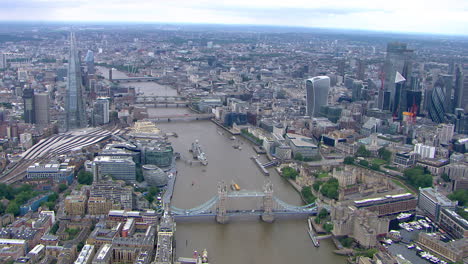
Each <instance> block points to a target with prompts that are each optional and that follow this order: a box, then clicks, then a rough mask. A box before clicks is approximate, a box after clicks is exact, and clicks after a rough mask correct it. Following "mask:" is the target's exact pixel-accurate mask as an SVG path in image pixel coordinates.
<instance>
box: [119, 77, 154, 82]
mask: <svg viewBox="0 0 468 264" xmlns="http://www.w3.org/2000/svg"><path fill="white" fill-rule="evenodd" d="M159 79H160V78H159V77H128V78H112V79H111V81H112V82H117V83H120V82H155V81H157V80H159Z"/></svg>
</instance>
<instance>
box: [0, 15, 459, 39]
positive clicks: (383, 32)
mask: <svg viewBox="0 0 468 264" xmlns="http://www.w3.org/2000/svg"><path fill="white" fill-rule="evenodd" d="M7 23H12V24H35V23H37V24H39V25H40V24H42V25H44V24H95V25H103V26H104V25H111V24H112V25H127V24H128V25H166V26H187V25H192V26H227V27H269V28H275V27H277V28H284V29H288V28H289V29H302V30H322V31H335V32H336V31H349V32H355V33H358V32H360V33H366V32H367V33H379V34H393V35H398V34H400V35H407V36H411V35H418V36H439V37H462V38H463V37H465V38H468V34H461V33H460V34H454V33H450V34H449V33H447V34H444V33H434V32H419V31H416V32H411V31H395V30H373V29H357V28H344V27H343V28H342V27H308V26H298V25H275V24H242V23H240V24H236V23H234V24H233V23H199V22H196V23H191V22H161V21H91V20H89V21H77V20H30V21H20V20H2V19H0V24H7ZM39 25H38V26H39ZM292 32H294V31H292Z"/></svg>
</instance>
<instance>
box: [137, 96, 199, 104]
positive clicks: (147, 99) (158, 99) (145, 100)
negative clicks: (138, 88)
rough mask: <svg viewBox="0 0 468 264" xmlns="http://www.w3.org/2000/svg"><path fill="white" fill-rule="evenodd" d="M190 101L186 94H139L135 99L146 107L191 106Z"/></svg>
mask: <svg viewBox="0 0 468 264" xmlns="http://www.w3.org/2000/svg"><path fill="white" fill-rule="evenodd" d="M190 103H191V101H190V100H189V99H187V98H186V97H184V96H138V97H137V98H136V101H135V104H137V105H144V106H146V107H189V104H190Z"/></svg>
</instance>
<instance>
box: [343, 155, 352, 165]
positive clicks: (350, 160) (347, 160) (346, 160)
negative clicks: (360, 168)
mask: <svg viewBox="0 0 468 264" xmlns="http://www.w3.org/2000/svg"><path fill="white" fill-rule="evenodd" d="M343 163H344V164H348V165H352V164H354V157H351V156H348V157H346V158H344V161H343Z"/></svg>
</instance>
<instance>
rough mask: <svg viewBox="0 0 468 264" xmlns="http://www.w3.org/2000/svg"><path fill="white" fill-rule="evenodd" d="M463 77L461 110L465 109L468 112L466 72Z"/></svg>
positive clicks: (467, 78) (467, 77) (467, 79)
mask: <svg viewBox="0 0 468 264" xmlns="http://www.w3.org/2000/svg"><path fill="white" fill-rule="evenodd" d="M462 76H463V78H462V79H463V80H462V84H461V86H460V93H459V95H460V98H461V102H460V108H463V109H465V112H468V76H467V74H466V72H464V73H462Z"/></svg>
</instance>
